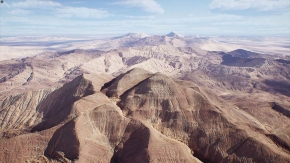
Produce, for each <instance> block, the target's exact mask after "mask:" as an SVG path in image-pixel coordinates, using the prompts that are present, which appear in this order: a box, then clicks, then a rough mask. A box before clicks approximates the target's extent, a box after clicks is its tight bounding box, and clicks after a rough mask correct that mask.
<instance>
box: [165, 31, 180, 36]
mask: <svg viewBox="0 0 290 163" xmlns="http://www.w3.org/2000/svg"><path fill="white" fill-rule="evenodd" d="M166 36H168V37H173V38H183V36H182V35H180V34H178V33H176V32H173V31H172V32H170V33H168V34H167V35H166Z"/></svg>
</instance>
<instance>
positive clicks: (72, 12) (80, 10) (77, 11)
mask: <svg viewBox="0 0 290 163" xmlns="http://www.w3.org/2000/svg"><path fill="white" fill-rule="evenodd" d="M56 12H57V15H58V16H59V17H62V18H71V17H77V18H106V17H108V16H110V14H109V13H108V12H107V11H105V10H98V9H90V8H86V7H68V6H67V7H61V8H58V9H56Z"/></svg>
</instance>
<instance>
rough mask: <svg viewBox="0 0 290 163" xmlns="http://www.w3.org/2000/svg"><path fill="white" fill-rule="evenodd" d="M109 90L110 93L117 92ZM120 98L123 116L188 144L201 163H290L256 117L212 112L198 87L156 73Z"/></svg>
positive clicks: (225, 109)
mask: <svg viewBox="0 0 290 163" xmlns="http://www.w3.org/2000/svg"><path fill="white" fill-rule="evenodd" d="M136 81H139V80H138V79H136ZM116 82H118V81H116ZM121 82H122V81H121V80H119V83H118V85H122V83H121ZM111 89H113V90H111ZM111 89H110V87H109V89H108V91H111V92H112V91H117V90H118V89H117V90H116V89H114V88H111ZM119 89H120V88H119ZM117 94H121V93H116V94H114V95H112V97H113V98H120V102H119V103H118V105H119V106H120V108H121V109H122V111H123V113H124V115H125V116H127V117H132V118H133V117H134V118H138V119H141V120H143V121H147V122H151V123H152V125H153V126H154V128H156V129H157V130H158V131H160V132H161V133H163V134H165V135H166V136H168V137H171V138H174V139H177V140H180V141H182V142H184V143H185V144H188V146H189V147H190V148H191V149H192V151H194V153H195V154H194V155H195V156H197V157H199V158H200V159H201V160H202V161H208V162H245V161H248V162H272V161H274V160H273V159H274V158H276V157H279V158H278V160H275V161H277V162H279V161H282V162H284V161H287V160H289V149H288V148H285V150H286V152H284V151H283V150H282V149H281V148H278V147H277V146H275V145H274V143H275V142H273V141H272V140H271V139H269V138H268V137H267V135H268V134H270V133H268V131H267V130H266V129H265V127H264V126H263V125H262V124H260V123H259V122H258V121H257V120H255V119H254V118H253V117H252V116H250V115H248V114H247V113H244V112H242V111H241V112H240V111H238V110H232V109H231V108H230V107H229V106H227V105H223V106H222V107H221V108H218V107H216V106H214V105H213V104H211V102H210V100H209V99H208V98H207V97H206V96H205V95H203V94H202V93H201V92H200V91H199V90H198V89H197V88H196V87H192V86H190V87H184V86H182V85H179V84H178V83H176V82H175V81H173V80H172V79H170V78H168V77H166V76H164V75H162V74H159V73H157V74H154V75H153V76H151V77H149V78H147V79H145V80H143V81H140V82H139V84H138V85H136V86H135V87H132V88H131V89H129V90H128V91H126V92H125V93H123V94H122V95H121V96H117ZM219 102H222V101H219ZM228 113H229V114H228ZM257 131H258V132H257ZM269 141H270V142H272V143H269ZM258 148H259V151H257V149H258ZM283 148H284V147H283ZM243 149H247V152H246V153H244V152H242V151H243Z"/></svg>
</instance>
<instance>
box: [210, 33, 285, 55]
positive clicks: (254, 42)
mask: <svg viewBox="0 0 290 163" xmlns="http://www.w3.org/2000/svg"><path fill="white" fill-rule="evenodd" d="M215 39H216V40H217V41H221V42H224V43H229V44H232V45H237V46H240V47H241V48H242V49H246V50H250V51H255V52H260V53H265V54H272V55H275V54H278V55H279V54H280V55H284V56H285V55H290V38H278V37H261V38H259V37H258V38H248V37H217V38H215Z"/></svg>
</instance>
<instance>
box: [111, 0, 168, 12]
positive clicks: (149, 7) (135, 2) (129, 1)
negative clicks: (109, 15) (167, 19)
mask: <svg viewBox="0 0 290 163" xmlns="http://www.w3.org/2000/svg"><path fill="white" fill-rule="evenodd" d="M114 4H117V5H124V6H127V7H139V8H142V9H143V10H144V11H146V12H149V13H155V14H163V13H164V10H163V8H161V6H160V5H159V4H158V3H157V2H155V1H154V0H121V1H120V2H115V3H114Z"/></svg>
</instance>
